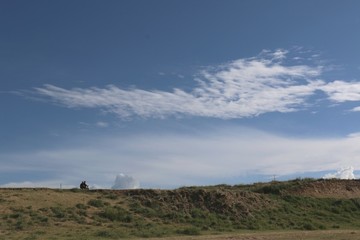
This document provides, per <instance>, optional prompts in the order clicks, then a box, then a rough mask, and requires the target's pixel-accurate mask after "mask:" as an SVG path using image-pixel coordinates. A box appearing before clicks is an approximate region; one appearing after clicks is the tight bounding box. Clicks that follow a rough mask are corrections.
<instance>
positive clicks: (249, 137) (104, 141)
mask: <svg viewBox="0 0 360 240" xmlns="http://www.w3.org/2000/svg"><path fill="white" fill-rule="evenodd" d="M204 132H207V133H203V134H194V135H183V134H173V133H171V134H170V133H169V134H165V133H163V134H157V133H153V134H142V135H133V136H128V137H125V136H119V137H115V138H101V137H99V138H96V141H95V140H93V141H94V142H89V141H91V140H84V139H83V140H79V142H82V143H83V144H84V146H83V147H76V148H75V147H73V148H64V149H62V150H47V151H38V152H29V153H23V154H20V153H14V154H11V155H7V156H3V155H0V159H5V160H6V161H5V160H4V161H3V164H2V169H1V170H0V174H1V172H10V171H11V172H14V174H15V173H16V171H22V172H31V171H34V170H35V169H36V171H38V172H47V173H48V175H50V176H52V175H54V176H57V177H56V179H62V180H52V179H48V180H46V181H47V182H56V184H52V185H51V186H55V187H57V186H59V184H60V183H62V184H64V185H76V186H77V184H78V183H80V182H81V181H82V180H86V181H87V182H88V184H89V185H90V186H92V185H94V184H96V185H100V186H103V187H105V188H110V187H111V186H112V185H113V181H114V176H115V175H116V174H117V172H119V171H125V172H129V173H131V175H132V178H134V179H136V180H138V181H140V182H141V183H142V186H143V187H159V188H166V187H176V186H183V185H205V184H208V183H209V182H211V183H214V182H223V179H226V178H236V177H239V176H244V175H247V176H251V175H252V174H264V175H273V174H276V175H277V176H285V175H291V174H298V173H304V172H319V171H333V170H334V169H339V167H341V166H353V167H354V169H360V161H359V156H360V149H359V147H358V145H359V140H360V138H359V137H358V136H352V137H345V138H337V139H294V138H287V137H279V136H276V135H272V134H268V133H263V132H258V131H255V130H251V129H244V128H232V129H231V130H230V129H228V130H226V129H224V128H223V127H219V128H216V129H212V130H211V131H204ZM20 177H21V175H19V178H20ZM25 180H26V179H25ZM25 180H24V179H19V181H25ZM27 180H31V179H27Z"/></svg>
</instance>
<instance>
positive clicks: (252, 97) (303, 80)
mask: <svg viewBox="0 0 360 240" xmlns="http://www.w3.org/2000/svg"><path fill="white" fill-rule="evenodd" d="M287 54H288V51H287V50H283V49H279V50H276V51H262V53H261V54H259V55H258V56H256V57H253V58H244V59H238V60H235V61H231V62H228V63H225V64H222V65H220V66H216V67H208V68H206V69H204V70H202V71H200V72H199V73H198V74H197V76H196V77H195V79H194V80H195V83H196V85H195V86H194V88H193V89H192V91H188V92H186V91H184V90H181V89H178V88H174V89H173V91H160V90H152V91H150V90H142V89H137V88H133V89H121V88H118V87H116V86H114V85H109V86H107V87H105V88H98V87H92V88H73V89H64V88H60V87H57V86H53V85H44V86H43V87H39V88H35V93H36V94H37V95H39V96H42V97H45V98H49V99H51V101H53V102H55V103H58V104H61V105H63V106H66V107H69V108H99V109H102V110H103V111H105V112H109V113H113V114H116V115H117V116H119V117H120V118H129V117H133V116H140V117H143V118H164V117H167V116H171V115H177V116H179V115H180V116H181V115H190V116H202V117H215V118H221V119H231V118H244V117H253V116H257V115H260V114H264V113H268V112H282V113H284V112H292V111H299V110H301V109H304V108H305V107H307V106H308V105H311V104H312V103H311V102H309V100H308V99H309V97H310V96H312V95H315V94H316V91H322V92H324V93H326V94H327V95H328V100H331V101H335V102H344V101H359V100H360V83H357V82H345V81H334V82H326V81H324V80H320V78H321V74H322V72H323V69H324V68H325V67H324V66H321V65H314V64H312V65H311V64H308V65H306V64H296V63H293V64H289V63H285V59H286V57H287ZM292 59H294V58H292ZM353 110H354V111H355V110H356V109H353Z"/></svg>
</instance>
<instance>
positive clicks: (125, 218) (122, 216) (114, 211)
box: [100, 207, 132, 223]
mask: <svg viewBox="0 0 360 240" xmlns="http://www.w3.org/2000/svg"><path fill="white" fill-rule="evenodd" d="M100 217H102V218H106V219H109V220H110V221H120V222H125V223H129V222H131V221H132V216H131V215H130V214H129V213H128V212H127V211H126V210H124V209H122V208H121V207H107V208H105V210H104V211H103V212H101V213H100Z"/></svg>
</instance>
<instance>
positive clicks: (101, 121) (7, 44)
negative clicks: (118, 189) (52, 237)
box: [0, 0, 360, 188]
mask: <svg viewBox="0 0 360 240" xmlns="http://www.w3.org/2000/svg"><path fill="white" fill-rule="evenodd" d="M359 8H360V2H359V1H355V0H353V1H351V0H347V1H329V0H326V1H322V0H317V1H310V0H305V1H285V0H278V1H265V0H261V1H260V0H255V1H254V0H252V1H230V0H226V1H211V0H207V1H205V0H204V1H203V0H199V1H178V0H174V1H160V0H153V1H144V0H141V1H140V0H136V1H133V0H132V1H110V0H109V1H91V0H90V1H88V0H87V1H81V0H80V1H39V0H35V1H16V0H11V1H10V0H3V1H1V3H0V33H1V34H0V109H1V115H0V131H1V138H0V163H1V168H0V186H46V187H58V186H59V185H60V184H62V186H64V187H73V186H77V185H78V183H80V182H81V181H82V180H87V181H88V182H89V184H90V185H94V186H97V187H102V188H109V187H111V186H112V185H113V184H114V180H115V177H116V176H117V175H118V174H120V173H122V174H125V175H128V176H131V177H132V178H133V179H136V181H139V182H140V185H141V186H142V187H146V188H148V187H156V188H173V187H179V186H185V185H207V184H219V183H228V184H237V183H244V182H254V181H268V180H269V179H271V178H272V176H273V175H276V176H277V178H278V179H288V178H292V177H305V176H306V177H309V176H310V177H322V176H324V175H326V174H334V175H336V174H338V175H336V176H339V174H340V175H341V169H343V170H344V169H345V170H346V169H347V170H349V169H350V170H351V172H352V171H353V170H354V172H355V174H356V173H357V171H358V170H360V162H359V156H360V154H359V153H360V147H359V142H360V126H359V120H360V79H359V73H360V45H359V42H360V32H359V31H358V29H360V16H359V14H358V9H359ZM339 169H340V171H339ZM337 171H339V172H338V173H337ZM121 176H123V175H121Z"/></svg>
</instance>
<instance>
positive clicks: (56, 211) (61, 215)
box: [50, 207, 65, 218]
mask: <svg viewBox="0 0 360 240" xmlns="http://www.w3.org/2000/svg"><path fill="white" fill-rule="evenodd" d="M50 209H51V211H52V212H53V213H54V215H55V217H57V218H64V217H65V213H64V210H63V209H61V208H60V207H51V208H50Z"/></svg>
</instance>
